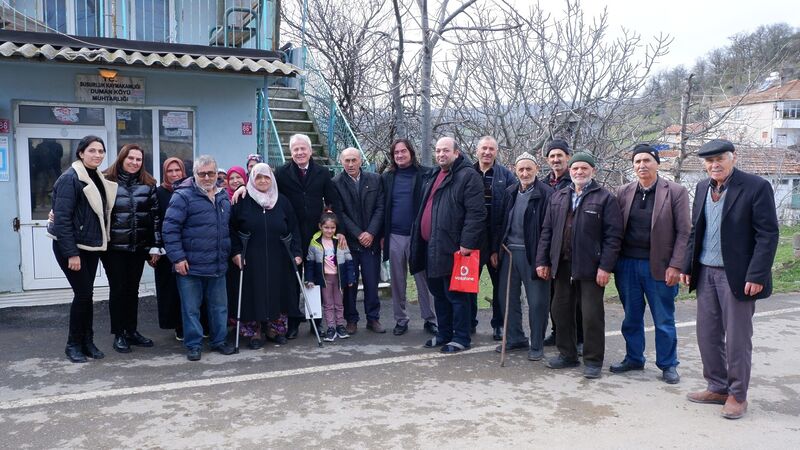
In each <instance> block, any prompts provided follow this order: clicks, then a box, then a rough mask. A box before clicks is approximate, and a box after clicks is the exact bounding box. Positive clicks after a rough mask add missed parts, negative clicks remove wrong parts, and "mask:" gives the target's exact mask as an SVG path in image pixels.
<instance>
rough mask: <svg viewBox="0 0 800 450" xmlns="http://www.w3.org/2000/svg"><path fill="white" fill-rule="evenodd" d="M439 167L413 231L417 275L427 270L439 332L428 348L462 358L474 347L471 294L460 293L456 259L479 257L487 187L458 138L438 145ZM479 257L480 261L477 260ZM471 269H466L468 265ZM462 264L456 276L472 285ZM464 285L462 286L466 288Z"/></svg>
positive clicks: (428, 183)
mask: <svg viewBox="0 0 800 450" xmlns="http://www.w3.org/2000/svg"><path fill="white" fill-rule="evenodd" d="M435 155H436V164H437V166H438V168H436V169H435V170H434V171H433V173H432V174H431V176H430V178H428V180H427V181H426V182H425V185H424V186H423V195H422V206H421V208H420V211H419V213H418V214H417V218H416V220H415V221H414V226H413V229H412V231H411V259H410V262H409V265H410V268H411V273H417V272H420V271H422V270H426V271H427V275H428V287H429V289H430V291H431V294H433V298H434V307H435V309H436V317H437V321H438V326H439V330H438V333H437V334H436V335H435V336H434V337H432V338H431V339H429V340H428V341H427V342H426V343H425V347H428V348H434V347H441V351H442V353H458V352H460V351H462V350H465V349H467V348H469V346H470V334H469V331H470V321H471V314H470V302H469V301H470V295H469V294H468V293H466V292H459V291H454V290H453V289H452V287H453V286H451V277H453V276H454V274H453V267H454V254H455V253H458V254H460V255H462V256H469V255H470V254H472V253H473V252H477V249H478V248H479V246H480V243H481V239H482V237H483V236H482V234H483V233H484V230H485V224H484V222H485V220H486V208H485V207H484V204H483V182H482V181H481V177H480V175H478V173H477V172H476V171H475V170H471V166H470V164H469V161H467V160H466V159H464V157H463V156H462V155H461V153H460V152H459V150H458V146H457V144H456V142H455V140H454V139H453V138H450V137H444V138H441V139H439V140H438V141H437V142H436V149H435ZM473 258H474V257H473ZM465 267H466V266H465ZM462 272H463V270H462V268H461V265H460V264H459V270H458V273H457V274H455V276H456V277H459V278H462V279H463V280H466V279H467V278H469V276H470V273H469V272H470V269H469V268H467V270H466V272H467V273H465V274H463V275H462ZM463 280H459V281H458V283H461V281H463Z"/></svg>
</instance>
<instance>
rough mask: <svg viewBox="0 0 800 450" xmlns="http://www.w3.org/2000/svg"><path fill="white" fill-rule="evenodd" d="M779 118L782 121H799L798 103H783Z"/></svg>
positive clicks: (799, 104)
mask: <svg viewBox="0 0 800 450" xmlns="http://www.w3.org/2000/svg"><path fill="white" fill-rule="evenodd" d="M781 117H782V118H784V119H800V102H784V103H783V113H782V114H781Z"/></svg>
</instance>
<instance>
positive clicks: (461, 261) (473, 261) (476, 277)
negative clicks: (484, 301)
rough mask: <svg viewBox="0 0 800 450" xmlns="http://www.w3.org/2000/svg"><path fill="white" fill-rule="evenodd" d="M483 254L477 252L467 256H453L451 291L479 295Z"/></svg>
mask: <svg viewBox="0 0 800 450" xmlns="http://www.w3.org/2000/svg"><path fill="white" fill-rule="evenodd" d="M480 261H481V252H480V251H479V250H475V251H473V252H472V253H470V254H469V255H467V256H464V255H462V254H461V253H460V252H455V253H454V254H453V275H452V276H451V277H450V290H451V291H454V292H467V293H469V294H477V293H478V287H479V284H480V278H481V276H480V275H481V274H480V272H479V269H480Z"/></svg>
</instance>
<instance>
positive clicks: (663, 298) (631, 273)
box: [614, 257, 678, 370]
mask: <svg viewBox="0 0 800 450" xmlns="http://www.w3.org/2000/svg"><path fill="white" fill-rule="evenodd" d="M614 282H615V284H616V285H617V290H618V291H619V298H620V300H622V306H623V308H625V319H624V320H623V321H622V335H623V336H624V337H625V359H627V360H628V361H629V362H631V363H632V364H636V365H643V364H644V361H645V359H644V347H645V336H644V305H645V297H647V304H649V305H650V313H651V314H652V315H653V324H654V325H655V329H656V366H658V368H659V369H661V370H664V369H666V368H668V367H674V366H677V365H678V353H677V347H678V333H677V331H676V330H675V296H677V295H678V285H677V284H676V285H675V286H672V287H670V286H667V284H666V283H665V282H663V281H657V280H655V279H653V276H652V275H651V274H650V262H649V261H648V260H646V259H633V258H625V257H620V258H619V261H617V267H616V269H615V270H614Z"/></svg>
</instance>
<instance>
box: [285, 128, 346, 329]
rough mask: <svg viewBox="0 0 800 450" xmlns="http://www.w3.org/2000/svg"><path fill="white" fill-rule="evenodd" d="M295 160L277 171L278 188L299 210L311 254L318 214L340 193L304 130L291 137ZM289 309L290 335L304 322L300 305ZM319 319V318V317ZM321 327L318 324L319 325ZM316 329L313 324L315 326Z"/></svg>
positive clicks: (302, 237)
mask: <svg viewBox="0 0 800 450" xmlns="http://www.w3.org/2000/svg"><path fill="white" fill-rule="evenodd" d="M289 149H290V151H291V152H292V160H291V161H289V162H287V163H286V164H284V165H283V166H281V167H279V168H278V169H277V170H276V171H275V180H276V181H277V182H278V192H280V193H281V194H283V195H285V196H286V197H287V198H288V199H289V202H290V203H291V204H292V207H293V208H294V211H295V214H297V223H298V225H299V227H300V244H301V245H302V246H303V255H306V254H308V244H309V243H310V242H311V236H313V235H314V233H316V232H317V230H319V226H318V225H319V218H320V216H321V215H322V211H323V208H324V207H325V205H329V206H331V207H332V208H333V210H334V211H337V208H338V206H339V194H338V193H337V192H336V188H335V187H334V185H333V181H332V180H331V173H330V172H329V171H328V169H326V168H324V167H322V166H320V165H317V164H316V163H314V161H313V160H312V158H311V139H309V137H308V136H306V135H305V134H295V135H292V136H291V137H290V138H289ZM292 309H293V310H291V311H289V324H288V330H287V332H286V337H287V338H288V339H294V338H296V337H297V328H298V326H299V325H300V322H302V321H303V320H304V319H303V314H302V313H301V312H300V308H299V307H297V308H292ZM318 320H319V319H318ZM317 329H319V327H317ZM312 332H313V328H312Z"/></svg>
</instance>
